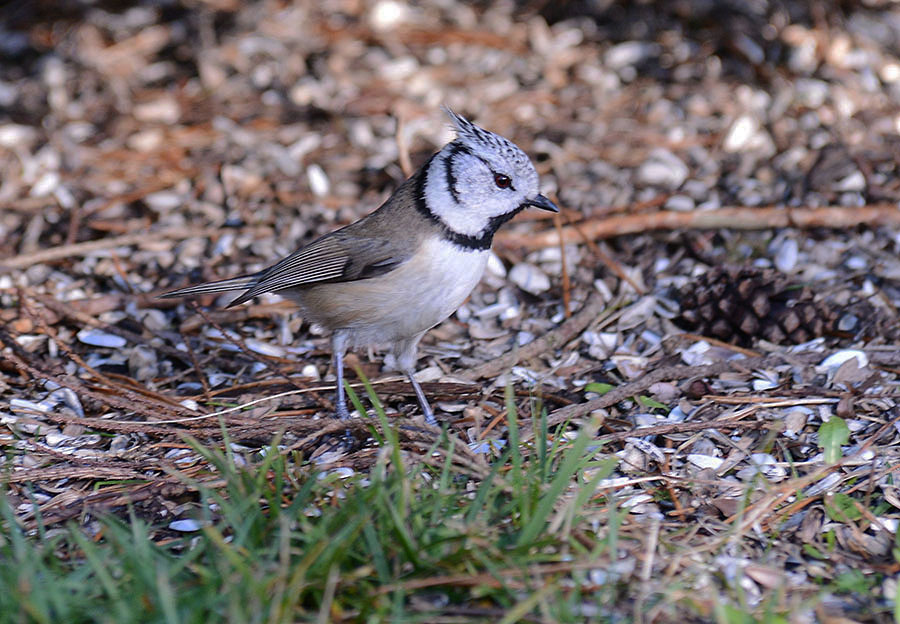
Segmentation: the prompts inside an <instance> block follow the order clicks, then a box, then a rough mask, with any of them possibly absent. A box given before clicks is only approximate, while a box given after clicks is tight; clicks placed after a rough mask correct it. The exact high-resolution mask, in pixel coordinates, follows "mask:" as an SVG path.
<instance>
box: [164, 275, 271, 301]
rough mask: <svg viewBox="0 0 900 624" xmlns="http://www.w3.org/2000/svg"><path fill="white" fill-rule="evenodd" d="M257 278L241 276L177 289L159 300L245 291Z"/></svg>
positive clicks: (254, 276)
mask: <svg viewBox="0 0 900 624" xmlns="http://www.w3.org/2000/svg"><path fill="white" fill-rule="evenodd" d="M257 277H258V276H256V275H243V276H241V277H233V278H231V279H225V280H219V281H216V282H206V283H205V284H197V285H196V286H188V287H187V288H179V289H178V290H172V291H170V292H167V293H163V294H162V295H160V296H159V298H160V299H174V298H176V297H191V296H193V295H206V294H209V293H219V292H228V291H230V290H246V289H248V288H250V287H251V286H252V285H253V284H254V283H255V282H256V280H257Z"/></svg>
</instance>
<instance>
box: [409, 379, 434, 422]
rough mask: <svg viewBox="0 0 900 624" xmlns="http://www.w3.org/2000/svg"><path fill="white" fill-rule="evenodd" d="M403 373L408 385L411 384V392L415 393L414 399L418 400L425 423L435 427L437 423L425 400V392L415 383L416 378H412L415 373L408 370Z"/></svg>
mask: <svg viewBox="0 0 900 624" xmlns="http://www.w3.org/2000/svg"><path fill="white" fill-rule="evenodd" d="M405 372H406V376H407V377H409V383H411V384H412V387H413V390H415V391H416V398H417V399H419V407H420V408H422V413H423V414H424V415H425V423H426V424H428V425H431V426H432V427H437V426H438V421H437V419H435V417H434V412H432V411H431V406H430V405H429V404H428V399H426V398H425V392H424V391H423V390H422V386H420V385H419V382H418V381H416V378H415V377H413V374H415V372H416V371H414V370H412V369H410V370H408V371H405Z"/></svg>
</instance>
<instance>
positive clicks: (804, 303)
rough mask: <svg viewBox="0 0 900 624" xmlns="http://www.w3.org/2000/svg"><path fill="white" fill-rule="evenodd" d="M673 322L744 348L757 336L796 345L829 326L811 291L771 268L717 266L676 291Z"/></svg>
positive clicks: (826, 313) (827, 314) (825, 312)
mask: <svg viewBox="0 0 900 624" xmlns="http://www.w3.org/2000/svg"><path fill="white" fill-rule="evenodd" d="M678 298H679V300H680V302H681V315H680V316H678V317H676V318H675V319H674V321H675V324H676V325H678V326H679V327H681V328H682V329H685V330H687V331H690V332H692V333H695V334H701V335H703V336H709V337H711V338H718V339H719V340H722V341H725V342H730V343H733V344H739V345H743V346H749V345H751V344H752V343H753V341H754V340H758V339H760V338H762V339H765V340H768V341H769V342H773V343H776V344H797V343H801V342H806V341H807V340H812V339H813V338H816V337H818V336H822V335H824V334H825V332H826V331H828V330H829V329H830V328H831V327H832V326H833V325H834V321H835V318H834V315H833V313H832V310H830V309H829V307H828V306H827V305H826V304H825V303H824V302H822V301H819V300H816V298H815V296H814V295H813V292H812V291H811V290H810V289H809V288H807V287H805V286H803V287H799V286H795V285H793V284H791V283H790V281H789V280H788V279H787V277H785V276H784V275H783V274H781V273H779V272H778V271H775V270H773V269H761V268H757V267H752V266H741V267H734V266H729V267H717V268H714V269H711V270H709V271H707V272H706V273H704V274H703V275H701V276H700V277H699V278H698V279H697V280H695V281H694V282H693V283H691V284H688V285H687V286H685V287H684V288H682V289H681V290H680V291H679V293H678Z"/></svg>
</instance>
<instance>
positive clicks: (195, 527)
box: [169, 519, 202, 533]
mask: <svg viewBox="0 0 900 624" xmlns="http://www.w3.org/2000/svg"><path fill="white" fill-rule="evenodd" d="M169 528H170V529H172V530H173V531H179V532H181V533H192V532H194V531H199V530H200V529H201V528H202V527H201V526H200V523H199V522H197V521H196V520H191V519H187V520H175V521H174V522H170V523H169Z"/></svg>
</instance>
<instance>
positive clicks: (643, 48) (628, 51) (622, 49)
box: [603, 41, 659, 69]
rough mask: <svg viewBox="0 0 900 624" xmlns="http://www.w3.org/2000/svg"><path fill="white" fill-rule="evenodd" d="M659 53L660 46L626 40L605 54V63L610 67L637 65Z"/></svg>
mask: <svg viewBox="0 0 900 624" xmlns="http://www.w3.org/2000/svg"><path fill="white" fill-rule="evenodd" d="M658 53H659V46H658V45H657V44H655V43H647V42H645V41H625V42H623V43H619V44H616V45H614V46H613V47H611V48H610V49H609V50H607V51H606V54H605V55H604V56H603V64H604V65H606V66H607V67H608V68H610V69H622V68H623V67H629V66H631V65H636V64H637V63H640V62H641V61H642V60H644V59H646V58H649V57H651V56H653V55H655V54H658Z"/></svg>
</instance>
